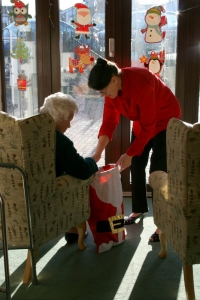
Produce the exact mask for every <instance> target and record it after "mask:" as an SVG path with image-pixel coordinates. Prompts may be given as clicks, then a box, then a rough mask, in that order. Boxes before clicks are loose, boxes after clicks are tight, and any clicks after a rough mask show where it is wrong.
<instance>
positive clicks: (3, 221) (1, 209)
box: [0, 193, 11, 300]
mask: <svg viewBox="0 0 200 300" xmlns="http://www.w3.org/2000/svg"><path fill="white" fill-rule="evenodd" d="M0 212H1V214H0V216H1V218H0V221H1V226H2V228H1V230H2V242H3V256H4V269H5V281H6V289H2V288H0V292H3V293H6V299H7V300H10V299H11V291H10V274H9V260H8V243H7V236H6V217H5V206H4V199H3V196H2V194H1V193H0Z"/></svg>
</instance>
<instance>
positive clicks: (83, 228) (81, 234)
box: [76, 222, 86, 250]
mask: <svg viewBox="0 0 200 300" xmlns="http://www.w3.org/2000/svg"><path fill="white" fill-rule="evenodd" d="M76 227H77V229H78V248H79V249H80V250H85V249H86V246H85V244H84V242H83V240H84V237H85V232H86V222H83V223H81V224H78V225H77V226H76Z"/></svg>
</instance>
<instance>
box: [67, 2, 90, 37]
mask: <svg viewBox="0 0 200 300" xmlns="http://www.w3.org/2000/svg"><path fill="white" fill-rule="evenodd" d="M74 7H75V8H76V20H77V21H74V20H72V21H71V22H72V23H73V24H74V25H75V26H76V30H75V33H76V34H77V35H76V36H75V39H79V38H80V36H81V35H84V36H85V38H86V39H90V37H89V36H88V35H89V34H90V27H92V26H96V24H95V23H93V24H91V23H90V22H91V13H90V9H89V8H88V7H87V6H86V5H85V4H83V3H76V4H75V5H74Z"/></svg>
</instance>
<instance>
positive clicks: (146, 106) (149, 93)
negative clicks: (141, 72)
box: [126, 86, 156, 156]
mask: <svg viewBox="0 0 200 300" xmlns="http://www.w3.org/2000/svg"><path fill="white" fill-rule="evenodd" d="M138 106H139V112H140V125H141V131H140V133H139V134H138V136H137V137H136V139H135V140H134V142H133V143H132V144H131V146H130V148H129V149H128V150H127V151H126V154H127V155H130V156H135V155H141V153H142V151H143V149H144V147H145V145H146V144H147V143H148V141H149V140H150V139H151V138H152V137H153V135H154V132H155V125H156V103H155V93H154V90H153V87H152V86H149V87H145V90H144V91H143V96H142V97H141V100H140V102H139V103H138Z"/></svg>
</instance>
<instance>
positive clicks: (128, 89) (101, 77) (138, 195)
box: [88, 58, 181, 242]
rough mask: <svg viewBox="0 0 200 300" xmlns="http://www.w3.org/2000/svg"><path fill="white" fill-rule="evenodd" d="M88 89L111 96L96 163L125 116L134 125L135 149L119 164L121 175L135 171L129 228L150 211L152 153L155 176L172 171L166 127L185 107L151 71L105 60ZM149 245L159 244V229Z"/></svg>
mask: <svg viewBox="0 0 200 300" xmlns="http://www.w3.org/2000/svg"><path fill="white" fill-rule="evenodd" d="M88 86H89V87H90V88H92V89H94V90H96V91H99V93H100V94H101V96H105V103H104V112H103V120H102V125H101V127H100V130H99V135H98V137H99V140H98V144H97V148H96V151H95V153H94V155H93V156H92V157H93V158H94V159H95V161H96V162H98V161H99V159H100V158H101V154H102V152H103V150H104V149H105V147H106V146H107V144H108V143H109V141H111V140H112V135H113V132H114V130H115V128H116V126H117V125H118V123H119V120H120V115H123V116H125V117H126V118H127V119H129V120H131V121H133V129H132V140H131V144H130V147H129V149H127V151H126V153H124V154H122V155H121V157H120V158H119V160H118V161H117V162H116V165H118V166H119V167H120V171H123V170H124V169H125V168H127V167H131V174H132V213H131V214H130V215H129V217H127V218H125V225H130V224H134V223H135V220H136V219H137V218H141V217H142V216H143V215H144V214H145V213H146V212H148V210H149V208H148V204H147V195H146V172H145V169H146V166H147V163H148V158H149V153H150V150H152V155H151V158H150V173H152V172H154V171H157V170H161V171H165V172H167V155H166V128H167V124H168V122H169V120H170V119H171V118H172V117H175V118H180V115H181V108H180V104H179V102H178V100H177V98H176V97H175V96H174V94H173V93H172V92H171V90H170V89H169V88H168V87H167V86H166V85H165V84H164V83H163V82H162V81H161V80H160V79H159V78H158V77H157V76H156V75H154V74H153V73H151V72H150V71H149V70H148V69H145V68H136V67H127V68H119V67H118V66H117V65H116V64H115V63H114V62H111V61H108V60H106V59H103V58H98V59H97V62H96V64H95V65H94V67H93V68H92V69H91V71H90V74H89V78H88ZM149 241H152V242H156V241H159V234H158V229H156V231H155V233H154V234H153V235H152V236H151V237H150V239H149Z"/></svg>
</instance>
